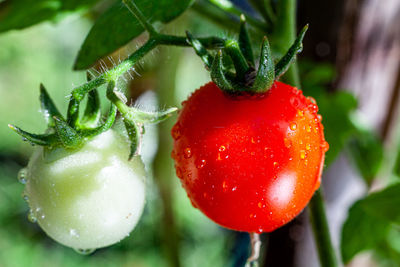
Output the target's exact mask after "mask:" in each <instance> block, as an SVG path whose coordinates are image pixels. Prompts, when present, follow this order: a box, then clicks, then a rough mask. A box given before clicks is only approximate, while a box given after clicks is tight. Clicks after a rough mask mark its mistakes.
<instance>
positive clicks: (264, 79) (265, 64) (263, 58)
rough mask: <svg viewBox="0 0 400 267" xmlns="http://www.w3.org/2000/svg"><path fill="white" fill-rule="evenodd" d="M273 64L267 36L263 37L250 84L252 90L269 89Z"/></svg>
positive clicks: (273, 70)
mask: <svg viewBox="0 0 400 267" xmlns="http://www.w3.org/2000/svg"><path fill="white" fill-rule="evenodd" d="M274 79H275V66H274V61H273V60H272V55H271V48H270V45H269V42H268V39H267V37H266V36H265V37H264V40H263V43H262V45H261V55H260V63H259V66H258V70H257V74H256V77H255V78H254V83H253V85H252V86H251V90H252V91H253V92H265V91H266V90H269V89H270V88H271V86H272V84H273V83H274Z"/></svg>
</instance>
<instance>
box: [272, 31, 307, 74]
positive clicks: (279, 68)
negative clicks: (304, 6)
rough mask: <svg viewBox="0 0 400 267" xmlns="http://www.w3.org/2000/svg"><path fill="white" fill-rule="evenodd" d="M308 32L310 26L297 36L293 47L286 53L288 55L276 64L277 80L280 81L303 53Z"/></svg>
mask: <svg viewBox="0 0 400 267" xmlns="http://www.w3.org/2000/svg"><path fill="white" fill-rule="evenodd" d="M307 30H308V24H307V25H306V26H304V27H303V29H302V30H301V32H300V33H299V35H298V36H297V38H296V40H295V41H294V43H293V44H292V46H291V47H290V48H289V50H288V51H287V52H286V54H285V55H284V56H283V57H282V58H281V59H280V60H279V61H278V63H276V66H275V77H276V79H279V77H280V76H282V75H283V74H284V73H285V72H286V71H287V70H288V69H289V67H290V65H291V64H292V63H293V62H294V60H295V59H296V56H297V54H298V53H300V52H301V51H303V39H304V35H305V34H306V32H307Z"/></svg>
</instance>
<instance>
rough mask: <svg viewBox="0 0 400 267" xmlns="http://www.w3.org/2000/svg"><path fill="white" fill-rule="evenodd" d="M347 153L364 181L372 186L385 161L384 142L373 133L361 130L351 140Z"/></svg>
mask: <svg viewBox="0 0 400 267" xmlns="http://www.w3.org/2000/svg"><path fill="white" fill-rule="evenodd" d="M347 151H348V152H349V153H350V156H351V159H352V160H353V162H354V163H355V165H356V167H357V169H358V170H359V172H360V174H361V175H362V177H363V178H364V180H365V181H366V182H367V184H370V183H371V182H372V180H373V179H374V178H375V176H376V175H377V174H378V171H379V168H380V166H381V163H382V161H383V144H382V141H381V140H380V139H379V138H378V137H377V136H376V135H375V134H374V133H373V132H372V131H368V130H360V131H358V132H357V133H356V134H355V135H354V137H352V138H351V139H350V142H349V144H348V146H347Z"/></svg>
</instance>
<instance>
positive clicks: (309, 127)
mask: <svg viewBox="0 0 400 267" xmlns="http://www.w3.org/2000/svg"><path fill="white" fill-rule="evenodd" d="M306 132H307V133H311V125H307V127H306Z"/></svg>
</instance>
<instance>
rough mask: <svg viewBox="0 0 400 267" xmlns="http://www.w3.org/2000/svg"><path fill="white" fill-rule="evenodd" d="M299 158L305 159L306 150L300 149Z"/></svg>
mask: <svg viewBox="0 0 400 267" xmlns="http://www.w3.org/2000/svg"><path fill="white" fill-rule="evenodd" d="M300 158H301V159H305V158H306V152H305V151H304V150H300Z"/></svg>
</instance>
